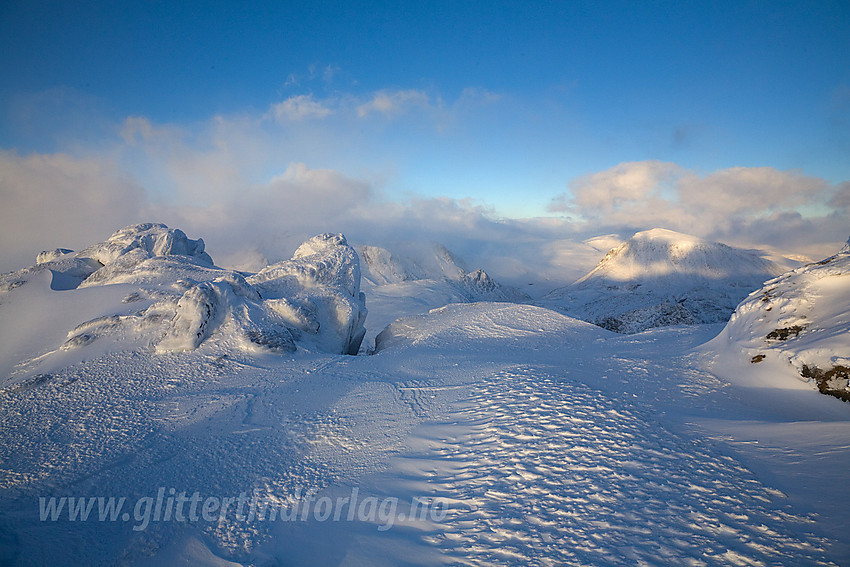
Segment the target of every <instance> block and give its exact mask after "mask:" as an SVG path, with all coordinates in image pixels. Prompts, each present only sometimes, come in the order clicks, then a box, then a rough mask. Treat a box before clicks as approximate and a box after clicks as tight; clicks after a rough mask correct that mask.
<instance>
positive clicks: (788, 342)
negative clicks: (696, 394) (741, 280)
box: [707, 245, 850, 401]
mask: <svg viewBox="0 0 850 567" xmlns="http://www.w3.org/2000/svg"><path fill="white" fill-rule="evenodd" d="M707 346H708V347H711V348H713V349H714V350H716V351H718V352H719V353H720V357H721V358H726V359H730V358H731V359H734V360H737V361H739V362H740V361H745V362H747V363H751V364H752V365H758V366H753V367H751V368H752V370H751V372H757V371H758V370H759V369H761V368H762V367H764V368H769V369H770V370H771V374H772V376H773V377H774V378H776V379H778V376H780V375H781V374H783V373H788V371H789V370H791V371H792V372H793V373H794V374H795V375H797V376H798V377H799V378H801V379H803V380H807V381H809V382H811V383H812V384H813V385H815V386H817V388H818V390H820V391H821V392H822V393H826V394H831V395H834V396H836V397H839V398H841V399H844V400H846V401H850V385H848V382H850V380H848V379H850V245H845V246H844V248H842V249H841V251H840V252H839V253H838V254H836V255H834V256H831V257H829V258H826V259H825V260H821V261H820V262H815V263H812V264H807V265H805V266H802V267H800V268H797V269H796V270H792V271H790V272H787V273H785V274H783V275H781V276H780V277H778V278H775V279H773V280H770V281H768V282H767V283H765V284H764V286H763V287H762V288H761V289H759V290H757V291H755V292H753V293H752V294H750V296H749V297H747V298H746V299H745V300H744V301H742V302H741V304H740V305H738V307H737V308H736V309H735V313H734V314H733V315H732V318H731V319H730V320H729V323H728V324H727V325H726V327H725V328H724V329H723V331H722V332H721V333H720V335H718V336H717V338H716V339H714V341H712V342H711V343H709V344H708V345H707ZM777 385H778V384H777Z"/></svg>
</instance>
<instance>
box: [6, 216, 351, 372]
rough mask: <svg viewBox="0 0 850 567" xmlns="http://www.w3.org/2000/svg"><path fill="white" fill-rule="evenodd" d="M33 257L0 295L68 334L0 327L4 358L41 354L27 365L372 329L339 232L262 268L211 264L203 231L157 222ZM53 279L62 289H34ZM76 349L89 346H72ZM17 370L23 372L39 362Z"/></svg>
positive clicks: (337, 336) (333, 339) (307, 342)
mask: <svg viewBox="0 0 850 567" xmlns="http://www.w3.org/2000/svg"><path fill="white" fill-rule="evenodd" d="M37 260H38V263H37V264H36V265H34V266H31V267H29V268H25V269H23V270H20V271H18V272H13V273H10V274H6V275H3V276H2V277H0V302H2V303H5V304H10V307H9V309H29V310H30V314H29V316H30V317H31V318H36V319H38V318H41V319H42V321H43V322H46V321H51V320H52V321H53V322H54V325H45V327H48V326H49V327H54V326H55V327H56V328H58V329H59V330H60V331H59V332H61V333H62V334H64V337H63V339H62V340H61V342H59V344H55V343H52V342H51V341H54V340H55V338H56V330H55V329H53V328H51V330H50V331H49V332H48V333H47V335H48V336H49V337H50V338H49V339H48V341H47V343H44V344H42V342H43V339H44V335H45V334H44V333H42V336H38V337H32V336H27V335H26V334H25V333H24V334H22V333H16V332H15V329H14V328H13V327H9V328H5V327H4V331H5V332H6V333H8V335H9V337H8V340H4V341H3V343H4V346H3V347H0V348H3V349H4V350H5V351H6V352H2V353H0V354H3V355H10V356H9V357H8V358H7V357H6V356H4V357H3V358H4V359H7V360H8V359H9V358H11V359H14V358H18V359H20V355H21V354H22V353H29V354H30V355H32V356H33V357H36V358H35V361H36V362H37V364H35V362H34V363H33V364H32V365H30V366H38V365H42V364H52V363H50V362H49V361H50V360H53V359H57V360H56V364H59V362H58V359H62V360H65V362H66V363H67V362H68V361H69V360H74V359H78V358H81V357H85V356H88V355H90V354H92V353H95V352H98V353H102V352H104V351H105V350H127V351H132V350H135V349H138V348H142V349H153V350H155V351H156V352H161V353H164V352H181V351H189V350H194V349H196V348H198V347H200V346H201V345H202V344H205V343H208V342H212V343H222V342H223V343H226V344H227V345H228V348H242V349H248V350H256V349H261V350H263V349H265V350H271V351H277V352H292V351H294V350H295V349H296V348H297V347H296V345H297V344H301V345H302V346H306V347H307V348H312V349H318V350H322V351H325V352H336V353H357V351H358V349H359V347H360V342H361V341H362V338H363V335H364V334H365V327H364V325H363V323H364V321H365V318H366V307H365V297H364V295H363V294H362V293H361V291H360V264H359V259H358V256H357V253H356V252H355V250H354V249H353V248H352V247H351V246H349V245H348V244H347V242H346V240H345V237H344V236H342V235H332V234H323V235H320V236H316V237H314V238H312V239H310V240H308V241H307V242H305V243H304V244H302V245H301V247H299V248H298V249H297V250H296V251H295V254H294V255H293V257H292V259H291V260H287V261H283V262H278V263H277V264H273V265H271V266H268V267H266V268H264V269H263V270H261V271H260V272H258V273H256V274H244V273H240V272H236V271H231V270H224V269H222V268H218V267H216V266H215V265H214V264H213V261H212V258H210V256H209V255H208V254H207V253H206V252H205V251H204V242H203V240H201V239H198V240H192V239H189V238H188V237H187V236H186V235H185V234H184V233H183V232H182V231H181V230H179V229H170V228H168V227H167V226H165V225H163V224H155V223H147V224H138V225H134V226H129V227H126V228H124V229H121V230H119V231H117V232H116V233H115V234H113V235H112V236H111V237H109V238H108V239H107V240H106V241H104V242H101V243H99V244H95V245H93V246H90V247H88V248H86V249H85V250H82V251H81V252H77V253H74V252H72V251H70V250H67V249H57V250H54V251H47V252H42V253H41V254H39V255H38V258H37ZM32 287H35V288H38V289H29V288H32ZM46 287H49V289H50V290H54V291H61V293H59V294H56V295H49V294H48V295H42V296H40V297H41V300H40V301H31V300H32V299H33V296H34V295H37V294H38V291H40V290H41V289H42V288H46ZM45 302H47V303H50V304H51V308H50V309H45V307H46V305H45ZM41 310H44V311H41ZM7 322H8V320H7ZM97 345H99V346H97ZM109 345H111V346H109ZM210 348H215V347H214V346H211V347H210ZM15 349H19V350H18V351H17V352H15V353H13V352H10V351H14V350H15ZM39 351H41V352H39ZM44 351H46V352H44ZM77 351H83V352H80V353H78V354H76V355H75V354H73V353H74V352H77ZM3 370H7V371H8V370H10V369H9V368H4V369H3ZM19 370H21V372H19V373H18V375H19V376H26V375H27V374H29V373H31V370H32V369H31V368H24V369H19ZM3 378H4V379H5V378H6V376H4V377H3Z"/></svg>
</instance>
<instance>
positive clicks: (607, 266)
mask: <svg viewBox="0 0 850 567" xmlns="http://www.w3.org/2000/svg"><path fill="white" fill-rule="evenodd" d="M781 272H782V269H781V268H780V267H779V266H777V265H776V264H774V263H773V262H771V261H769V260H766V259H764V258H762V257H760V256H759V255H758V254H757V253H756V252H753V251H749V250H742V249H739V248H732V247H730V246H726V245H725V244H720V243H716V242H708V241H706V240H703V239H701V238H697V237H695V236H690V235H686V234H680V233H677V232H673V231H670V230H664V229H653V230H648V231H644V232H639V233H637V234H635V235H634V236H633V237H632V238H630V239H629V240H628V241H626V242H624V243H623V244H621V245H620V246H618V247H617V248H615V249H613V250H611V251H610V252H608V254H607V255H606V256H605V257H604V258H603V259H602V261H601V262H599V264H598V265H597V266H596V268H594V269H593V270H592V271H591V272H590V273H588V274H587V275H586V276H584V277H583V278H581V279H580V280H578V281H577V282H576V283H574V284H572V285H570V286H567V287H563V288H559V289H556V290H554V291H552V292H551V293H549V294H548V295H547V296H546V297H545V298H544V299H543V300H541V304H543V305H545V306H549V307H555V308H557V309H559V310H561V311H563V312H565V313H567V314H569V315H572V316H574V317H577V318H579V319H583V320H585V321H589V322H591V323H595V324H597V325H600V326H602V327H605V328H606V329H610V330H613V331H617V332H621V333H636V332H640V331H643V330H646V329H649V328H652V327H659V326H665V325H680V324H686V325H689V324H696V323H717V322H721V321H725V320H727V319H728V317H729V316H730V314H731V313H732V312H733V311H734V309H735V306H736V305H737V304H738V302H740V301H741V299H743V298H744V297H746V296H747V294H748V293H750V292H751V291H752V290H753V289H756V288H758V287H759V286H761V285H762V283H763V282H764V281H765V280H767V279H770V278H772V277H775V276H776V275H778V274H780V273H781Z"/></svg>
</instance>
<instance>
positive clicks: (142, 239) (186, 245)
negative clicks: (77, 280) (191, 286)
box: [78, 223, 213, 266]
mask: <svg viewBox="0 0 850 567" xmlns="http://www.w3.org/2000/svg"><path fill="white" fill-rule="evenodd" d="M136 249H138V250H141V251H142V253H143V255H144V257H146V258H152V257H154V256H188V257H190V258H194V259H195V260H196V261H197V262H198V263H199V264H202V265H205V266H212V265H213V261H212V258H210V256H209V254H207V253H206V252H205V251H204V241H203V239H201V238H199V239H197V240H192V239H190V238H189V237H187V236H186V233H184V232H183V231H182V230H180V229H172V228H168V227H167V226H165V225H164V224H161V223H141V224H135V225H132V226H128V227H125V228H122V229H121V230H118V231H116V232H114V233H113V234H112V236H110V237H109V238H107V239H106V240H105V241H104V242H101V243H99V244H95V245H93V246H89V247H88V248H86V249H85V250H82V251H81V252H80V253H79V254H78V256H80V257H86V258H92V259H94V260H97V261H98V262H100V263H101V264H103V265H104V266H105V265H107V264H109V263H111V262H113V261H114V260H116V259H117V258H119V257H120V256H124V255H125V254H127V253H128V252H130V251H132V250H136Z"/></svg>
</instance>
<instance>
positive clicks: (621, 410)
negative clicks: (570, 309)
mask: <svg viewBox="0 0 850 567" xmlns="http://www.w3.org/2000/svg"><path fill="white" fill-rule="evenodd" d="M387 257H389V256H387ZM836 262H837V263H836ZM842 262H844V260H843V259H836V260H834V261H833V263H832V264H833V266H839V265H842V264H841V263H842ZM385 263H386V262H385ZM423 264H427V262H423V263H421V264H419V265H420V266H422V265H423ZM399 265H401V267H402V268H404V269H405V270H406V269H407V268H405V266H404V264H403V262H399ZM396 268H397V266H396ZM394 269H395V268H394ZM423 269H424V271H425V275H426V276H427V275H428V274H429V273H430V274H431V275H432V276H433V275H435V274H437V273H438V272H433V271H429V270H431V268H423ZM441 269H442V268H441ZM445 269H446V270H448V269H450V265H449V264H448V263H447V264H446V265H445ZM410 271H411V270H408V271H407V273H410ZM383 273H384V274H390V275H391V274H392V273H393V272H390V271H387V270H384V272H383ZM395 273H396V275H399V274H402V275H403V273H404V270H397V271H396V272H395ZM439 273H442V272H439ZM373 275H374V274H373ZM462 275H463V276H466V277H467V278H468V279H469V285H471V286H477V287H478V288H481V289H485V290H486V289H487V288H490V284H488V278H485V277H484V276H483V274H480V273H479V274H476V273H475V272H473V273H472V274H470V273H469V272H467V271H466V270H465V269H464V270H463V274H462ZM441 278H442V276H440V277H438V278H433V277H432V278H431V279H401V278H396V279H399V280H400V281H396V282H394V283H384V284H381V285H374V284H373V283H370V282H367V283H366V285H365V286H364V287H365V288H366V292H367V293H368V294H370V295H369V297H368V301H369V305H370V311H371V309H372V306H374V307H375V308H376V311H378V312H379V313H383V314H384V315H383V316H385V317H390V316H392V315H393V314H395V316H396V317H398V316H399V315H403V314H405V313H404V309H408V308H411V306H413V305H414V302H417V301H418V302H420V308H422V309H425V308H426V306H427V304H428V303H432V304H433V303H434V302H438V301H440V300H441V299H440V298H441V297H442V298H445V294H446V293H448V292H447V291H446V290H448V289H449V287H448V284H447V283H446V282H448V281H451V282H452V284H451V285H452V286H457V285H459V283H458V282H459V281H460V278H455V279H454V280H449V278H448V277H446V278H444V279H441ZM386 279H387V280H389V279H390V278H389V277H387V278H386ZM822 279H823V283H824V284H825V283H826V282H827V281H828V280H829V278H827V277H824V278H822ZM359 283H360V276H359V263H358V262H357V254H356V253H355V252H354V250H353V249H352V248H351V246H349V245H348V244H347V243H346V241H345V239H344V238H343V237H342V236H341V235H321V236H319V237H316V238H313V239H310V240H308V241H307V242H305V243H304V244H303V245H302V246H301V247H299V248H298V250H297V251H296V252H295V254H294V257H293V259H292V260H289V261H286V262H280V263H278V264H275V265H272V266H269V267H267V268H265V269H263V270H261V271H260V272H258V273H247V274H246V273H241V272H234V271H229V270H222V269H221V268H217V267H216V266H215V265H214V264H213V262H212V260H211V259H210V258H209V256H207V255H206V252H205V251H204V250H203V246H202V241H200V239H199V240H191V239H189V238H187V237H186V236H185V234H183V233H181V232H180V231H177V230H172V229H168V228H167V227H165V226H163V225H138V226H134V227H128V228H127V229H124V230H122V231H119V232H118V233H116V235H113V238H110V239H109V240H107V241H106V242H104V243H100V244H98V245H95V246H93V247H90V248H89V249H87V250H86V251H83V252H79V253H74V252H70V251H67V250H63V249H60V250H54V251H49V252H46V253H43V254H41V255H39V264H37V265H35V266H32V267H31V268H28V269H26V270H22V271H19V272H16V273H14V274H7V275H5V276H3V277H2V278H0V286H2V291H0V378H2V381H0V400H2V403H0V423H2V424H3V426H2V427H0V463H2V466H0V564H2V565H68V566H76V565H103V564H121V565H133V566H150V565H187V564H188V565H310V566H313V565H315V566H324V565H377V566H393V565H410V564H416V565H438V564H467V565H468V564H475V565H478V564H486V565H490V564H512V565H532V564H540V563H547V562H548V563H555V564H559V565H633V564H646V565H666V564H670V563H676V564H700V565H701V564H706V565H729V564H741V565H743V564H747V565H762V564H766V565H770V564H793V565H837V564H842V563H844V562H845V560H846V558H847V557H848V556H850V546H848V544H847V538H846V534H847V530H848V527H849V526H850V502H848V498H849V497H848V493H847V491H843V490H823V486H830V487H835V486H838V487H840V486H843V483H845V482H846V474H847V470H848V468H850V452H848V451H847V450H846V446H847V438H848V437H850V413H848V411H847V408H848V407H850V406H847V405H846V404H843V403H841V402H839V401H838V400H835V399H832V398H828V397H826V396H821V395H819V394H818V393H817V392H815V391H813V389H811V388H810V387H809V386H808V385H806V384H804V383H802V382H800V381H799V380H796V379H794V378H792V382H794V383H795V384H796V385H797V386H798V388H797V389H796V390H793V389H791V388H786V387H785V385H784V384H782V385H780V387H779V388H777V387H775V385H774V387H771V388H766V387H763V388H762V389H760V390H758V392H757V393H758V395H757V396H754V395H753V392H754V390H753V388H751V387H749V386H748V385H746V384H745V387H743V388H740V387H737V384H736V383H734V382H733V381H732V380H728V381H724V380H722V379H719V378H718V376H717V374H715V373H714V372H710V371H706V370H705V368H704V367H703V363H705V361H706V360H708V359H709V358H710V355H712V354H713V353H712V352H711V351H709V352H708V353H707V354H705V355H701V354H700V353H698V352H697V353H695V352H694V351H693V349H694V347H695V346H697V345H699V344H702V343H703V342H705V340H707V339H708V338H709V333H710V332H713V331H714V329H713V328H711V327H704V326H702V327H698V326H694V327H688V328H670V329H657V330H653V331H650V332H647V333H643V334H641V335H634V336H624V335H617V334H615V333H611V332H609V331H606V330H604V329H602V328H600V327H598V326H595V325H591V324H589V323H586V322H582V321H578V320H576V319H574V318H571V317H567V316H565V315H563V314H561V313H556V312H554V311H552V310H549V309H545V308H542V307H539V306H533V305H527V304H526V305H521V304H516V303H504V302H502V303H497V302H475V303H454V304H452V305H444V304H439V307H438V308H436V309H432V310H430V311H427V310H426V311H424V312H422V313H418V314H415V315H413V316H411V317H404V318H402V319H397V320H395V321H394V322H393V323H392V324H391V325H389V326H388V327H387V329H386V330H385V331H384V332H383V333H382V334H381V340H380V341H379V345H378V347H379V348H378V349H377V352H376V353H375V354H374V355H373V356H365V355H362V356H345V355H343V354H341V353H343V352H346V351H348V352H350V351H351V349H350V347H351V346H353V344H352V343H351V342H349V343H348V346H346V343H345V340H349V341H353V340H356V335H357V334H359V333H358V330H359V323H362V319H361V317H362V315H364V314H365V310H364V309H363V305H362V295H359V294H357V296H356V297H355V293H357V292H358V286H359ZM836 285H840V282H839V283H838V284H836ZM429 286H433V287H429ZM845 287H846V286H845ZM452 289H456V288H454V287H453V288H452ZM393 291H394V292H395V293H397V294H398V295H397V296H396V297H393V296H392V295H391V292H393ZM422 292H433V295H430V296H425V297H423V296H422V295H416V294H421V293H422ZM410 293H412V294H413V295H405V294H410ZM451 293H452V294H455V295H456V294H457V293H458V292H457V291H452V292H451ZM441 294H443V295H441ZM836 297H837V296H836ZM396 307H400V309H396ZM777 309H779V307H774V309H773V310H771V311H770V312H769V313H774V312H775V311H776V310H777ZM369 318H370V319H371V318H372V313H371V312H370V314H369ZM844 320H845V322H846V317H845V318H844ZM81 323H82V324H81ZM789 324H790V325H793V324H796V323H793V322H792V323H789ZM69 329H70V330H71V332H70V333H69V332H68V331H69ZM275 329H276V330H278V331H280V334H275V333H273V332H272V331H273V330H275ZM283 330H285V331H286V333H289V335H285V334H283ZM255 333H256V334H255ZM843 335H844V336H846V331H843ZM286 336H290V337H291V340H292V341H293V343H294V345H295V346H296V347H297V350H295V351H292V352H289V351H288V350H287V349H286V348H284V347H285V345H288V344H289V343H288V342H285V341H284V340H283V338H284V337H286ZM800 336H801V338H802V337H803V333H801V335H800ZM345 337H348V339H346V338H345ZM271 340H274V341H276V342H274V343H272V344H270V341H271ZM196 341H198V342H197V345H196V346H194V345H195V343H196ZM63 344H65V345H66V347H67V348H62V347H61V346H60V345H63ZM187 345H188V347H187ZM334 345H336V346H334ZM193 346H194V348H192V347H193ZM175 347H177V348H175ZM269 347H271V348H269ZM302 347H303V348H302ZM733 347H734V344H733ZM275 350H277V351H280V350H285V351H286V352H284V353H283V355H281V354H280V353H279V352H277V353H276V352H274V351H275ZM361 354H365V353H362V352H361ZM774 359H776V357H773V356H768V357H767V359H765V360H764V361H763V362H762V363H760V364H752V363H751V362H750V361H749V360H746V361H743V371H740V369H736V373H737V375H746V374H747V370H749V371H750V372H752V371H753V369H756V371H761V370H762V369H763V368H769V366H768V365H769V364H771V361H772V360H774ZM18 363H20V364H18ZM785 366H787V367H789V368H791V366H790V365H788V364H787V362H786V363H785ZM8 378H11V380H9V379H8ZM23 378H26V379H23ZM777 392H779V394H781V403H775V402H776V400H777V398H776V397H771V394H773V396H776V395H777ZM754 398H755V399H754ZM813 471H815V473H814V475H815V476H813ZM813 478H815V479H816V482H813V480H812V479H813ZM600 526H602V527H603V528H604V529H600Z"/></svg>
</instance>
